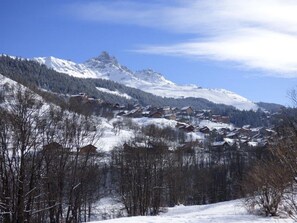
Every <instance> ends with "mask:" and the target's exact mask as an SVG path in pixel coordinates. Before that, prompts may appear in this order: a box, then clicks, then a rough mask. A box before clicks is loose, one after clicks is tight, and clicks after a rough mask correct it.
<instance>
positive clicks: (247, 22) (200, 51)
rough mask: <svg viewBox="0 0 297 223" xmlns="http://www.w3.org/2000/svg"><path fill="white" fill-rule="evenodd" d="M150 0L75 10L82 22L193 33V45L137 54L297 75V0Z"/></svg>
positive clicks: (148, 49) (156, 48)
mask: <svg viewBox="0 0 297 223" xmlns="http://www.w3.org/2000/svg"><path fill="white" fill-rule="evenodd" d="M153 2H154V3H152V4H147V3H140V1H113V2H112V3H110V1H108V2H107V1H106V2H105V3H100V4H98V3H87V4H83V5H79V6H78V5H76V6H75V8H76V12H77V14H78V15H79V16H80V18H84V19H87V20H93V21H100V22H112V23H121V24H132V25H139V26H149V27H154V28H159V29H166V30H169V31H172V32H177V33H192V34H194V35H197V38H196V40H194V41H193V40H185V41H184V42H181V43H176V44H172V45H165V46H162V45H160V46H144V47H142V48H140V49H138V50H136V51H138V52H142V53H153V54H165V55H178V56H187V57H189V56H190V57H194V58H207V59H211V60H219V61H231V62H236V63H238V64H240V65H243V66H245V67H248V68H253V69H261V70H264V71H266V73H267V74H271V75H277V76H282V77H297V13H296V12H297V1H295V0H248V1H247V0H236V1H234V0H207V1H202V0H172V1H170V3H171V4H169V1H166V2H165V1H153ZM166 4H167V5H166ZM201 36H203V38H201ZM199 37H200V38H199Z"/></svg>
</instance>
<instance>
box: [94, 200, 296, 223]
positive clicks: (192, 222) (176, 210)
mask: <svg viewBox="0 0 297 223" xmlns="http://www.w3.org/2000/svg"><path fill="white" fill-rule="evenodd" d="M96 222H102V223H103V222H104V223H197V222H199V223H210V222H211V223H224V222H228V223H248V222H256V223H262V222H278V223H291V222H293V220H291V219H288V218H285V219H284V218H271V217H261V216H255V215H251V214H249V213H247V211H246V210H245V208H244V207H243V204H242V201H241V200H235V201H227V202H221V203H217V204H210V205H198V206H183V205H181V206H176V207H173V208H168V211H167V212H166V213H162V214H160V215H159V216H139V217H124V218H117V219H112V220H106V221H96ZM96 222H92V223H96Z"/></svg>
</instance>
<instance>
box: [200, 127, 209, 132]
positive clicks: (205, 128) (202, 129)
mask: <svg viewBox="0 0 297 223" xmlns="http://www.w3.org/2000/svg"><path fill="white" fill-rule="evenodd" d="M199 131H200V132H202V133H204V134H209V133H210V129H209V128H208V127H207V126H204V127H202V128H200V129H199Z"/></svg>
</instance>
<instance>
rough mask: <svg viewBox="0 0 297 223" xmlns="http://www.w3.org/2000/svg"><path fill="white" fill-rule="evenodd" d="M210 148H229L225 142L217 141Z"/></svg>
mask: <svg viewBox="0 0 297 223" xmlns="http://www.w3.org/2000/svg"><path fill="white" fill-rule="evenodd" d="M211 146H212V147H213V148H225V147H229V144H228V143H227V142H225V141H219V142H213V143H212V144H211Z"/></svg>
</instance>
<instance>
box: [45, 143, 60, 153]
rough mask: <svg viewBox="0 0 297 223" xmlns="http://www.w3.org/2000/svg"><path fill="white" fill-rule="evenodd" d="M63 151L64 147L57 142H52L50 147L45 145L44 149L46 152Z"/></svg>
mask: <svg viewBox="0 0 297 223" xmlns="http://www.w3.org/2000/svg"><path fill="white" fill-rule="evenodd" d="M62 149H63V146H62V145H61V144H59V143H57V142H51V143H49V144H48V145H45V146H44V147H43V151H44V152H52V151H54V152H57V151H59V150H62Z"/></svg>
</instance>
